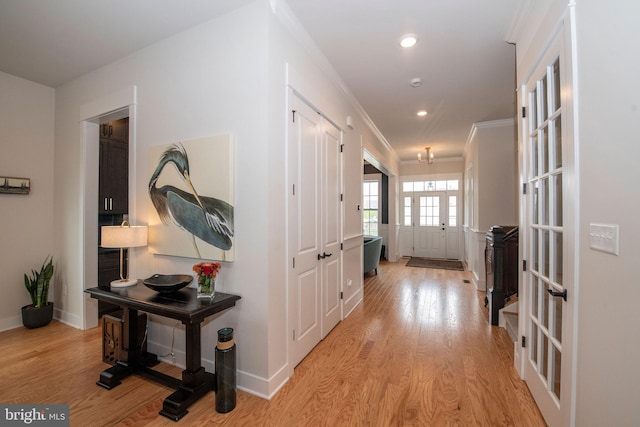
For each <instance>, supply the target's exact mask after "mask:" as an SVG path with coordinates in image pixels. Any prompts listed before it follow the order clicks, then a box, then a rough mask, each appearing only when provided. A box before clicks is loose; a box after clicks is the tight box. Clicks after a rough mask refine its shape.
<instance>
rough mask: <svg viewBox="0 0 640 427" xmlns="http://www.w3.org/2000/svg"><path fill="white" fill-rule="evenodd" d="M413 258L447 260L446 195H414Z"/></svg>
mask: <svg viewBox="0 0 640 427" xmlns="http://www.w3.org/2000/svg"><path fill="white" fill-rule="evenodd" d="M413 200H414V203H413V206H414V216H413V217H414V223H413V256H415V257H421V258H446V256H447V230H446V216H447V213H446V212H447V205H446V196H445V194H444V193H440V192H435V191H430V192H424V193H423V192H415V193H414V194H413Z"/></svg>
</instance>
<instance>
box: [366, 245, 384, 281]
mask: <svg viewBox="0 0 640 427" xmlns="http://www.w3.org/2000/svg"><path fill="white" fill-rule="evenodd" d="M381 250H382V237H378V236H364V266H363V273H365V274H366V273H368V272H370V271H372V270H374V271H375V272H376V274H378V263H379V262H380V251H381Z"/></svg>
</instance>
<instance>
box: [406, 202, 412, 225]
mask: <svg viewBox="0 0 640 427" xmlns="http://www.w3.org/2000/svg"><path fill="white" fill-rule="evenodd" d="M411 205H412V203H411V197H405V198H404V225H405V226H407V227H410V226H412V225H413V224H412V220H411V207H412V206H411Z"/></svg>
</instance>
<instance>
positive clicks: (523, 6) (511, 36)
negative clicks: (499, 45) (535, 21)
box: [504, 0, 533, 44]
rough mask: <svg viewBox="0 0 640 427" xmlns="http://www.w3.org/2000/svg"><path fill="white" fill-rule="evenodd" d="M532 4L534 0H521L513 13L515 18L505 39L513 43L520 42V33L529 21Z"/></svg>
mask: <svg viewBox="0 0 640 427" xmlns="http://www.w3.org/2000/svg"><path fill="white" fill-rule="evenodd" d="M532 5H533V0H521V1H520V5H519V7H518V10H516V13H515V14H514V15H513V19H512V20H511V25H509V28H508V29H507V32H506V34H505V35H504V41H506V42H507V43H511V44H516V43H517V42H518V40H519V39H520V33H521V32H522V29H523V28H524V24H525V22H526V21H527V18H528V16H529V12H530V11H531V7H532Z"/></svg>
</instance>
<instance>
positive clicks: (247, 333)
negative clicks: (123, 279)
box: [55, 2, 283, 393]
mask: <svg viewBox="0 0 640 427" xmlns="http://www.w3.org/2000/svg"><path fill="white" fill-rule="evenodd" d="M267 13H268V10H267V8H266V7H265V4H264V3H263V2H257V3H253V4H251V5H248V6H247V7H244V8H242V9H239V10H236V11H234V12H231V13H229V14H228V15H225V16H223V17H221V18H219V19H216V20H214V21H211V22H209V23H205V24H203V25H200V26H197V27H193V28H191V29H190V30H188V31H186V32H184V33H181V34H179V35H176V36H174V37H171V38H169V39H166V40H164V41H162V42H160V43H157V44H155V45H152V46H150V47H148V48H146V49H144V50H141V51H139V52H137V53H135V54H133V55H131V56H129V57H126V58H123V59H121V60H119V61H117V62H115V63H113V64H111V65H109V66H106V67H104V68H101V69H99V70H97V71H95V72H92V73H90V74H87V75H85V76H82V77H80V78H78V79H76V80H74V81H72V82H70V83H68V84H65V85H64V86H62V87H60V88H58V89H57V92H56V138H55V139H56V145H55V158H56V162H55V174H56V183H55V184H56V185H55V188H56V204H55V211H56V216H55V221H56V236H55V237H56V256H57V258H58V259H60V260H61V265H60V273H61V275H62V279H63V280H64V281H65V283H67V284H68V288H69V292H68V295H67V296H66V297H64V296H62V300H63V301H62V306H63V308H64V313H62V315H63V317H64V318H65V319H66V320H67V321H68V322H69V323H72V324H74V325H75V326H77V327H80V326H81V323H80V321H81V319H82V316H83V312H82V300H83V294H82V290H83V288H84V287H85V283H83V277H84V276H83V274H84V271H83V270H84V266H85V264H87V263H88V261H86V260H85V259H84V252H83V240H84V238H85V236H84V235H83V225H82V224H83V215H84V209H85V200H84V198H83V193H84V189H83V185H84V171H83V165H84V164H85V159H84V157H83V156H84V153H85V152H90V151H91V150H85V149H84V148H83V146H82V135H81V121H80V119H81V118H82V112H83V111H84V110H85V109H86V106H87V105H91V104H92V103H95V102H96V100H103V99H105V98H106V97H107V98H108V97H109V96H110V95H111V94H114V93H118V92H121V91H123V90H126V89H127V88H130V87H132V86H135V87H136V88H137V103H136V105H135V107H134V109H135V123H134V126H135V130H134V133H133V135H132V136H133V138H132V143H133V144H134V146H133V147H132V151H133V152H132V154H131V160H132V164H131V169H132V170H133V171H134V173H133V177H134V181H133V182H132V183H130V187H131V189H132V195H131V196H130V200H131V205H132V206H131V209H130V217H131V222H132V223H134V224H146V223H147V221H148V216H149V212H150V210H151V209H153V208H152V206H151V203H150V201H149V199H148V196H147V186H148V179H149V176H150V162H151V160H150V159H149V158H148V157H149V149H150V147H152V146H157V145H164V144H169V143H173V142H178V141H182V140H189V139H193V138H199V137H205V136H211V135H218V134H224V133H230V134H231V135H232V136H233V139H234V143H235V231H236V234H235V238H236V240H235V244H236V252H235V256H236V261H235V262H234V263H224V264H223V267H222V271H221V273H220V276H219V280H218V283H217V286H218V288H219V290H220V291H223V292H229V293H235V294H238V295H240V296H241V297H242V299H241V300H240V301H239V303H238V305H237V306H236V307H235V308H234V309H231V310H229V311H227V312H226V313H224V314H222V315H221V316H220V317H218V318H216V319H214V320H212V321H210V322H207V323H206V324H205V325H204V327H203V330H202V356H203V359H204V362H205V366H206V367H207V369H209V370H211V369H212V366H211V363H212V361H213V358H214V346H215V342H216V331H217V329H218V328H220V327H223V326H231V327H233V328H234V329H235V330H236V334H235V337H236V341H237V344H238V369H239V377H238V383H239V385H240V386H243V387H248V388H252V389H253V390H254V391H255V392H257V393H262V392H264V391H266V390H268V386H267V385H268V382H269V377H270V375H269V371H268V358H267V348H268V338H269V336H268V333H267V326H268V322H267V313H268V305H269V283H270V281H271V280H272V274H273V273H272V268H271V267H270V264H271V263H274V264H276V265H282V264H280V263H279V262H278V261H274V260H272V259H271V258H270V256H271V255H270V254H274V253H275V254H277V253H278V252H277V247H276V250H275V251H270V248H269V244H270V242H269V238H270V237H269V230H270V227H276V228H278V227H282V225H281V223H282V222H283V218H282V217H280V218H273V217H272V216H273V215H272V212H273V211H272V209H271V206H270V204H271V201H270V200H271V199H270V195H271V194H272V193H274V192H273V191H272V190H271V188H270V181H271V180H272V176H271V171H273V170H275V169H277V168H273V167H270V162H271V161H272V160H270V158H271V156H272V154H271V153H270V151H269V150H270V148H269V140H268V137H267V134H268V121H269V116H268V114H267V112H268V106H267V102H268V91H267V87H268V85H267V73H266V71H265V70H267V40H268V37H267V33H268V25H267V23H268V19H267V16H268V15H267ZM96 48H99V46H97V47H96ZM105 113H106V111H105ZM94 143H96V144H97V141H94ZM275 179H276V180H277V177H276V178H275ZM93 190H94V191H93V193H92V192H91V189H89V190H88V191H87V194H88V196H89V198H91V197H92V196H93V197H97V196H96V195H95V193H96V192H97V188H94V189H93ZM277 190H278V191H280V190H281V189H279V188H278V189H277ZM276 200H277V199H276ZM95 201H96V202H97V198H96V199H95ZM87 203H88V204H89V205H91V203H92V202H91V200H89V201H87ZM256 209H258V211H259V212H263V213H268V214H267V215H256V214H255V213H256ZM195 262H197V260H195V259H187V258H177V257H169V256H161V255H152V254H150V253H148V252H146V251H144V250H136V251H135V254H134V260H133V267H134V269H133V271H132V276H134V277H140V278H143V277H147V276H149V275H151V274H153V273H165V274H170V273H187V274H190V273H191V266H192V265H193V264H194V263H195ZM280 268H283V267H282V266H281V267H280ZM91 303H94V302H93V301H91ZM164 323H167V325H165V324H164ZM172 326H173V323H172V322H161V321H160V319H155V322H154V323H152V325H151V327H150V336H149V344H150V349H151V350H155V351H157V352H159V353H161V354H166V353H167V352H168V350H169V349H170V347H171V340H172ZM179 329H180V328H179ZM183 336H184V335H183V333H182V332H181V331H180V330H179V331H178V333H177V334H176V339H175V347H176V350H177V351H176V353H177V354H178V361H179V362H180V363H184V341H183V339H182V338H183Z"/></svg>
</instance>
